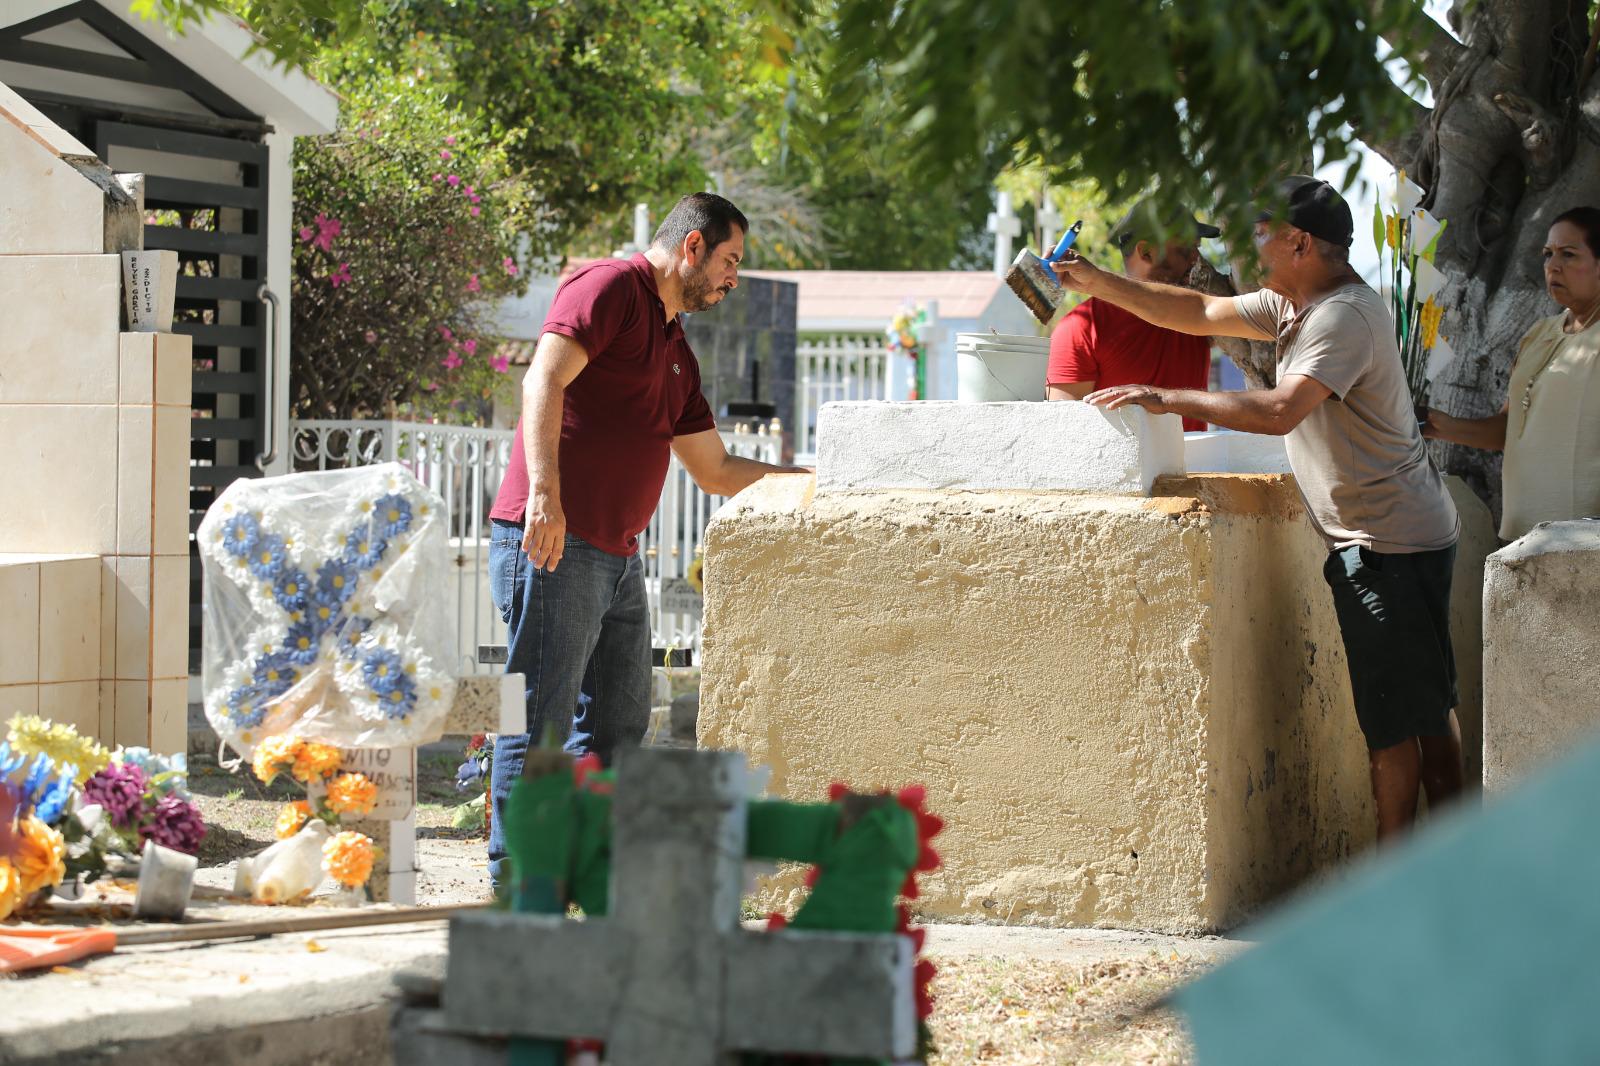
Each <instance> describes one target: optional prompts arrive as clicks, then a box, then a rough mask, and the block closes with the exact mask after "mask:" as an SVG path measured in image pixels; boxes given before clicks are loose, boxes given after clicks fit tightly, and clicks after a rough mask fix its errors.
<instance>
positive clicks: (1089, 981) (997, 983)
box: [190, 745, 1244, 1066]
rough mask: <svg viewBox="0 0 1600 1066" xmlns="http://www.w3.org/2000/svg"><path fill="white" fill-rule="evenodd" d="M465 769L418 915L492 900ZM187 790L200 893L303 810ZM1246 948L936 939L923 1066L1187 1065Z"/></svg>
mask: <svg viewBox="0 0 1600 1066" xmlns="http://www.w3.org/2000/svg"><path fill="white" fill-rule="evenodd" d="M459 762H460V757H459V755H457V754H456V753H455V748H454V747H453V746H452V745H434V746H432V747H430V748H428V749H424V751H423V752H422V754H421V755H420V756H419V758H418V797H419V802H418V806H417V865H418V867H419V873H418V878H417V894H418V902H419V903H441V904H442V903H459V902H469V901H473V900H477V899H481V898H483V896H484V894H485V892H486V880H485V866H486V862H487V860H486V857H485V852H484V839H483V835H482V833H481V832H469V831H464V830H460V829H456V828H454V825H453V823H454V818H455V809H456V807H457V805H459V804H460V803H462V802H464V801H465V799H467V798H468V797H464V796H463V795H461V794H460V793H458V792H456V790H455V768H456V765H457V763H459ZM190 787H191V789H192V790H193V792H194V793H195V795H196V798H197V800H198V802H199V804H200V807H201V810H202V811H203V812H204V814H205V818H206V823H207V825H208V826H209V827H210V831H209V832H208V833H207V836H206V840H205V844H204V846H203V847H202V849H201V865H202V867H203V869H202V871H201V875H200V877H199V881H200V883H202V884H208V885H212V886H215V887H221V888H226V887H231V886H232V884H233V864H234V862H235V861H236V860H237V859H238V858H240V857H241V856H244V855H250V854H254V853H256V852H258V851H260V850H261V849H262V848H264V847H266V846H267V845H268V844H270V843H271V842H272V840H273V834H272V825H273V820H274V819H275V818H276V817H277V813H278V810H279V808H280V807H281V806H282V805H283V804H284V803H285V802H287V801H289V800H292V799H298V798H300V797H301V793H300V792H299V789H298V786H296V785H294V784H293V783H292V782H284V781H280V783H278V784H277V785H274V786H273V787H271V788H267V787H264V786H262V785H261V783H260V782H259V781H257V780H255V778H254V776H253V775H251V774H249V773H248V772H240V773H229V772H227V771H225V770H222V769H219V768H218V767H217V765H216V763H215V761H214V760H213V759H211V758H208V757H206V756H203V755H193V756H191V758H190ZM941 939H942V940H943V944H941ZM1243 946H1244V945H1243V944H1242V943H1241V942H1239V941H1230V940H1223V939H1219V938H1215V937H1210V938H1194V939H1186V938H1178V937H1165V936H1156V935H1152V934H1144V933H1127V932H1118V931H1112V930H1054V929H1034V928H1026V929H1025V928H1007V927H1002V926H967V925H962V926H934V927H932V928H931V929H930V933H929V938H928V947H929V952H930V954H931V956H932V957H933V959H934V961H935V962H936V963H937V965H938V967H939V973H938V976H937V977H936V978H935V984H934V992H935V995H936V997H937V999H938V1004H939V1005H938V1009H937V1011H936V1012H935V1014H934V1025H933V1031H934V1042H935V1046H936V1048H937V1052H936V1054H935V1055H934V1056H933V1057H932V1058H930V1059H929V1066H968V1064H971V1063H984V1064H1014V1066H1034V1064H1052V1066H1055V1064H1068V1063H1082V1064H1085V1066H1090V1064H1092V1066H1133V1064H1141V1066H1156V1064H1159V1066H1179V1064H1187V1063H1189V1062H1190V1061H1191V1060H1192V1055H1191V1051H1190V1047H1189V1043H1188V1040H1187V1038H1186V1036H1185V1034H1184V1032H1183V1028H1182V1026H1181V1024H1180V1023H1179V1021H1178V1020H1177V1019H1176V1018H1175V1017H1173V1016H1172V1015H1171V1014H1170V1013H1168V1012H1166V1011H1162V1010H1160V1009H1157V1008H1156V1007H1155V1004H1156V1002H1157V1001H1158V1000H1159V999H1160V998H1161V997H1162V996H1163V995H1165V994H1166V993H1167V992H1169V991H1171V990H1172V989H1174V988H1176V987H1178V986H1179V985H1181V984H1182V983H1183V982H1185V981H1187V980H1190V979H1191V978H1193V977H1195V976H1197V975H1198V974H1200V973H1203V972H1205V970H1207V969H1208V968H1209V967H1210V966H1212V965H1214V964H1215V963H1216V962H1218V961H1220V960H1222V959H1223V958H1226V957H1228V956H1230V955H1232V954H1235V953H1237V952H1238V951H1239V950H1241V948H1242V947H1243Z"/></svg>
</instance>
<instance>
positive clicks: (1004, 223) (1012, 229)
mask: <svg viewBox="0 0 1600 1066" xmlns="http://www.w3.org/2000/svg"><path fill="white" fill-rule="evenodd" d="M988 227H989V232H990V233H992V234H994V272H995V274H997V275H999V276H1002V277H1003V276H1005V272H1006V271H1007V270H1008V269H1009V268H1010V266H1011V242H1012V240H1014V239H1015V238H1017V237H1019V236H1021V235H1022V220H1021V219H1019V218H1018V217H1017V215H1016V212H1014V211H1012V210H1011V194H1010V193H1008V192H999V193H995V199H994V210H993V211H991V212H989V222H988Z"/></svg>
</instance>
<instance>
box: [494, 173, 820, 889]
mask: <svg viewBox="0 0 1600 1066" xmlns="http://www.w3.org/2000/svg"><path fill="white" fill-rule="evenodd" d="M748 229H749V222H748V221H746V219H745V217H744V215H743V214H742V213H740V211H739V209H738V208H736V207H734V206H733V204H731V203H729V202H728V201H727V200H725V199H723V198H722V197H720V196H717V195H715V194H712V193H694V194H693V195H690V196H686V197H684V198H683V199H682V200H679V201H678V204H677V206H676V207H674V208H673V209H672V211H671V213H669V214H668V215H667V217H666V218H665V219H664V220H662V223H661V228H660V229H658V230H657V231H656V235H655V240H654V242H653V243H652V244H651V246H650V248H648V249H647V250H646V251H645V252H643V253H642V254H639V255H635V256H634V257H633V258H631V259H605V260H600V261H599V262H595V263H591V264H589V265H588V266H585V267H583V268H582V269H580V270H578V271H577V272H576V273H574V274H573V275H572V276H571V277H569V278H568V279H567V280H566V281H565V282H563V283H562V285H561V288H560V289H558V290H557V292H556V297H555V302H554V303H553V304H552V305H551V308H550V313H549V314H548V315H547V316H546V318H545V321H544V331H543V334H542V335H541V336H540V338H539V344H538V347H537V348H536V349H535V350H534V356H533V364H532V365H531V366H530V367H529V368H528V374H527V377H526V378H524V379H523V384H522V417H521V418H520V419H519V420H518V422H517V432H516V438H515V441H514V443H513V445H512V449H511V460H510V463H509V464H508V466H507V468H506V475H505V480H504V481H502V482H501V485H500V493H499V496H498V497H497V498H496V500H495V504H494V509H493V510H491V511H490V512H489V514H490V518H491V519H492V529H491V532H490V548H489V581H490V591H491V596H492V598H493V600H494V603H495V606H496V607H497V608H498V609H499V611H500V613H501V617H503V618H504V619H505V621H506V623H507V624H508V625H509V627H510V634H509V641H508V649H507V650H508V655H507V660H508V661H507V666H506V670H507V672H508V673H520V674H522V675H524V677H526V679H527V693H526V697H527V706H528V732H527V733H525V734H523V735H521V736H501V737H500V738H498V739H497V740H496V742H495V750H494V763H493V768H492V773H491V781H490V791H491V794H492V797H493V801H494V820H493V823H492V830H491V833H490V837H489V877H490V881H491V882H492V883H493V884H494V885H495V887H496V889H497V891H498V890H502V889H503V888H504V887H505V886H504V884H503V882H504V874H505V868H504V862H505V858H506V851H505V837H504V835H503V831H502V826H503V825H504V824H505V820H504V817H503V816H504V814H505V802H506V797H507V796H508V795H509V794H510V792H511V786H512V784H513V783H514V782H515V781H516V780H517V778H519V777H521V776H522V765H523V762H524V758H525V755H526V752H527V749H528V745H529V743H530V738H541V737H542V736H543V735H544V733H545V732H546V730H547V729H554V730H555V733H556V735H557V736H558V737H559V738H560V739H562V740H563V741H564V743H565V747H566V749H567V750H568V751H570V752H573V753H574V754H579V755H582V754H588V753H590V752H593V753H595V754H597V755H599V756H600V758H601V760H602V761H603V762H605V763H607V764H609V763H610V761H611V758H612V756H613V754H614V753H615V752H616V750H617V749H618V748H619V747H625V746H629V745H636V744H638V743H639V741H640V740H642V739H643V737H644V733H645V728H646V726H647V724H648V722H649V716H650V687H651V679H650V619H649V611H648V604H647V601H646V598H645V587H644V570H643V567H642V565H641V564H640V561H639V554H638V553H639V534H640V532H641V531H643V529H644V528H645V526H646V525H647V524H648V523H649V521H650V517H651V515H652V514H653V513H654V511H655V508H656V505H657V503H658V502H659V501H660V498H661V487H662V484H663V483H664V481H665V479H666V474H667V465H668V462H669V458H670V455H673V454H675V455H677V457H678V461H679V462H681V463H682V464H683V466H684V468H685V469H686V470H688V472H689V475H690V476H691V477H693V478H694V480H695V483H696V484H697V485H699V486H700V487H701V488H702V489H704V490H705V491H706V492H708V493H712V494H714V495H719V496H732V495H733V494H735V493H736V492H738V491H739V490H740V489H743V488H744V487H745V486H747V485H749V484H751V483H752V482H754V481H756V480H758V479H759V478H761V477H763V476H765V475H767V474H771V473H779V472H785V471H795V470H796V468H793V467H776V466H771V465H769V464H767V463H759V462H756V461H755V460H753V459H744V458H740V457H738V456H733V455H729V454H728V452H727V449H726V448H724V447H723V443H722V437H721V435H719V434H718V432H717V427H716V422H715V421H714V419H713V418H712V415H711V408H710V407H709V406H708V405H707V404H706V401H705V397H704V396H702V395H701V393H700V365H699V363H698V362H696V360H695V356H694V352H693V351H692V350H690V348H689V342H688V341H687V340H686V339H685V337H684V334H683V325H682V323H681V322H680V321H679V314H680V312H684V311H690V312H693V311H704V310H706V309H708V308H711V307H715V306H716V305H717V304H718V303H720V302H721V301H722V298H723V297H724V296H726V295H727V294H728V293H729V292H731V291H732V290H733V288H734V286H736V285H737V284H738V278H739V262H740V260H741V259H743V257H744V238H745V233H746V231H747V230H748Z"/></svg>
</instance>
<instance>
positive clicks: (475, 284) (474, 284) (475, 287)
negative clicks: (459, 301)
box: [467, 274, 483, 292]
mask: <svg viewBox="0 0 1600 1066" xmlns="http://www.w3.org/2000/svg"><path fill="white" fill-rule="evenodd" d="M467 291H468V292H482V291H483V283H482V282H480V281H479V280H478V275H476V274H474V275H472V277H471V278H469V279H467Z"/></svg>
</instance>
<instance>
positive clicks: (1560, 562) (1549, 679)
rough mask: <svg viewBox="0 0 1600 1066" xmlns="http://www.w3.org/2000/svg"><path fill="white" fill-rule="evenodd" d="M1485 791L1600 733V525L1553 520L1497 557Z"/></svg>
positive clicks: (1493, 560)
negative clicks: (1599, 609) (1598, 620)
mask: <svg viewBox="0 0 1600 1066" xmlns="http://www.w3.org/2000/svg"><path fill="white" fill-rule="evenodd" d="M1484 571H1485V572H1484V583H1483V786H1484V788H1485V789H1504V788H1509V787H1511V786H1513V785H1516V784H1517V783H1519V782H1521V781H1524V780H1526V779H1527V778H1528V777H1529V776H1530V775H1531V774H1532V773H1533V772H1534V771H1536V770H1537V769H1538V768H1539V767H1541V766H1543V765H1544V764H1545V763H1547V762H1549V761H1551V760H1552V759H1554V758H1555V757H1557V756H1559V755H1560V754H1562V753H1563V752H1567V751H1571V750H1572V748H1573V746H1574V745H1575V744H1577V743H1578V742H1579V741H1580V740H1582V739H1583V738H1585V737H1587V736H1589V735H1591V734H1594V733H1595V732H1597V731H1600V626H1597V625H1596V624H1595V610H1596V606H1597V605H1600V522H1589V521H1574V522H1552V523H1550V524H1547V525H1541V526H1537V527H1535V528H1534V530H1533V532H1531V533H1529V534H1528V535H1527V536H1525V537H1523V538H1522V539H1521V540H1519V541H1516V542H1515V543H1513V544H1511V545H1509V546H1508V547H1505V548H1502V549H1501V550H1500V551H1497V552H1495V553H1494V554H1493V555H1491V556H1489V558H1488V561H1487V563H1486V564H1485V568H1484Z"/></svg>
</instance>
